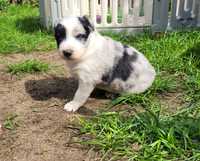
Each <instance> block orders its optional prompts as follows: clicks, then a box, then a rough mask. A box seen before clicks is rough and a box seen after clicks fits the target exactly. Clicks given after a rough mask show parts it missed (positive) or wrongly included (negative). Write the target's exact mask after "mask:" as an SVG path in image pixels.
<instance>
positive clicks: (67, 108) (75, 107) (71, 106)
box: [64, 102, 79, 112]
mask: <svg viewBox="0 0 200 161" xmlns="http://www.w3.org/2000/svg"><path fill="white" fill-rule="evenodd" d="M78 109H79V106H78V105H77V104H76V103H75V102H69V103H67V104H66V105H65V106H64V110H65V111H67V112H75V111H77V110H78Z"/></svg>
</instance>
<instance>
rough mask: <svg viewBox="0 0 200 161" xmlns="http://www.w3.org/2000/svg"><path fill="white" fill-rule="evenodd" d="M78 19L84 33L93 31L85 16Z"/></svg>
mask: <svg viewBox="0 0 200 161" xmlns="http://www.w3.org/2000/svg"><path fill="white" fill-rule="evenodd" d="M78 19H79V21H80V23H81V24H82V25H83V27H84V29H85V30H86V31H89V32H91V31H94V26H93V25H92V23H91V22H90V20H89V18H88V17H87V16H83V17H79V18H78Z"/></svg>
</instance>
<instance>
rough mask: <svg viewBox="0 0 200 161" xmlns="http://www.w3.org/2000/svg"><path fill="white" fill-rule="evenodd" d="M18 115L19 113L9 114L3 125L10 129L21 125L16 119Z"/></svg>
mask: <svg viewBox="0 0 200 161" xmlns="http://www.w3.org/2000/svg"><path fill="white" fill-rule="evenodd" d="M16 117H17V115H10V116H8V117H7V119H6V120H5V121H4V123H3V127H4V128H5V129H8V130H14V129H15V128H16V127H17V126H19V125H18V123H17V122H16V120H15V119H16Z"/></svg>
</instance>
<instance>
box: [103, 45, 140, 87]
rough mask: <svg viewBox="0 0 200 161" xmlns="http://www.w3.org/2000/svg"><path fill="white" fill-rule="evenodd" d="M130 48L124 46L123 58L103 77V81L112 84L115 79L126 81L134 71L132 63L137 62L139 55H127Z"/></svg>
mask: <svg viewBox="0 0 200 161" xmlns="http://www.w3.org/2000/svg"><path fill="white" fill-rule="evenodd" d="M127 48H128V46H124V51H123V56H122V57H121V58H120V59H119V60H118V62H117V64H115V65H114V66H113V68H112V69H111V70H110V71H109V72H108V73H106V74H104V75H103V77H102V80H103V81H104V82H106V83H108V84H110V83H111V82H112V81H113V80H114V79H116V78H119V79H121V80H123V81H126V80H127V79H128V78H129V76H130V74H131V72H132V71H133V70H134V69H133V66H132V65H131V63H132V62H134V61H136V59H137V53H135V52H134V53H132V55H129V54H128V53H127Z"/></svg>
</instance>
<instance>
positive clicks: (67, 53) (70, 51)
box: [63, 50, 73, 58]
mask: <svg viewBox="0 0 200 161" xmlns="http://www.w3.org/2000/svg"><path fill="white" fill-rule="evenodd" d="M72 54H73V51H72V50H65V51H63V55H64V57H66V58H70V57H71V56H72Z"/></svg>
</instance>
